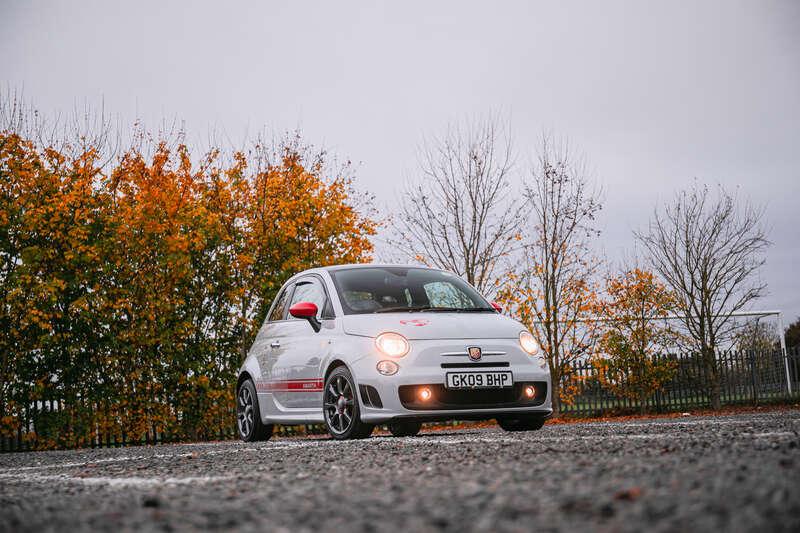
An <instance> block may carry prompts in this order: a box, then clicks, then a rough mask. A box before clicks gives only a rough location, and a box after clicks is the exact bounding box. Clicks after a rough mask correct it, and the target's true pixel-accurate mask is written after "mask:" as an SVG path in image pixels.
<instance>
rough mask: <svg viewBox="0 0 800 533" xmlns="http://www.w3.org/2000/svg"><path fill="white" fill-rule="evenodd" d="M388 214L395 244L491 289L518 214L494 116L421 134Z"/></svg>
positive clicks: (508, 151) (509, 160)
mask: <svg viewBox="0 0 800 533" xmlns="http://www.w3.org/2000/svg"><path fill="white" fill-rule="evenodd" d="M418 160H419V172H418V175H417V176H416V178H415V179H413V180H412V181H410V182H409V183H408V184H407V186H406V191H405V194H404V195H403V197H402V200H401V208H400V212H399V213H398V214H397V216H396V218H395V220H394V230H395V234H396V236H395V237H394V238H393V239H391V240H390V244H391V245H392V247H393V248H394V249H395V250H398V251H400V252H401V253H402V254H405V256H406V257H407V258H410V259H412V260H415V261H420V262H422V263H424V264H426V265H429V266H435V267H438V268H442V269H444V270H449V271H451V272H455V273H456V274H458V275H459V276H462V277H464V278H465V279H466V280H467V281H468V282H469V283H471V284H472V285H473V286H475V288H477V289H478V290H479V291H481V292H483V293H487V292H489V291H494V290H495V285H496V281H497V280H498V279H499V277H500V276H501V274H502V273H504V270H505V265H504V262H505V261H507V260H508V256H509V254H510V253H511V252H512V251H513V250H514V249H515V248H516V247H517V244H518V241H519V231H520V228H521V227H522V223H523V221H524V217H523V214H524V211H523V205H522V202H520V201H518V200H517V196H518V195H517V193H516V191H515V190H514V188H513V187H512V184H511V181H510V180H511V172H512V168H513V153H512V144H511V139H510V137H509V136H508V134H507V133H506V132H504V128H503V126H502V125H501V124H500V123H499V122H498V121H497V120H495V119H492V118H489V119H486V120H483V121H477V122H475V123H473V124H470V125H469V126H468V127H460V126H457V125H451V126H450V127H449V128H448V130H447V132H446V133H445V134H444V135H442V136H440V137H434V138H432V139H430V140H428V141H426V142H425V143H424V144H423V146H422V148H421V149H420V153H419V156H418Z"/></svg>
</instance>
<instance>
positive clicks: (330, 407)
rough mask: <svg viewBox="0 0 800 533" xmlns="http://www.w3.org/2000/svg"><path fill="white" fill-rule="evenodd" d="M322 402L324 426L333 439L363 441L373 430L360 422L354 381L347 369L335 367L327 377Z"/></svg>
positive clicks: (370, 425)
mask: <svg viewBox="0 0 800 533" xmlns="http://www.w3.org/2000/svg"><path fill="white" fill-rule="evenodd" d="M322 402H323V406H322V408H323V411H324V413H325V425H326V426H327V427H328V432H329V433H330V434H331V437H333V438H334V439H338V440H346V439H363V438H366V437H369V436H370V435H371V434H372V430H373V429H375V426H374V424H365V423H363V422H362V421H361V409H360V408H359V405H358V398H357V397H356V385H355V381H354V380H353V376H351V375H350V371H349V370H347V367H344V366H339V367H336V368H334V369H333V371H332V372H331V373H330V374H329V375H328V378H327V379H326V380H325V391H324V393H323V395H322Z"/></svg>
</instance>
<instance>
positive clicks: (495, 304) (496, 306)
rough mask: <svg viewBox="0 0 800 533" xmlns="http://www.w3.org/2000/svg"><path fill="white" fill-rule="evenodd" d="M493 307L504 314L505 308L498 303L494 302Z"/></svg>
mask: <svg viewBox="0 0 800 533" xmlns="http://www.w3.org/2000/svg"><path fill="white" fill-rule="evenodd" d="M492 307H494V310H495V311H497V312H498V313H502V312H503V306H501V305H500V304H499V303H497V302H492Z"/></svg>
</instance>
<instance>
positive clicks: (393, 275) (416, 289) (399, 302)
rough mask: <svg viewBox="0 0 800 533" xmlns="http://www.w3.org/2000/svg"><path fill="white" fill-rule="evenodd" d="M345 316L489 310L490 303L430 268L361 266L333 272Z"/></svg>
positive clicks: (448, 275) (465, 285)
mask: <svg viewBox="0 0 800 533" xmlns="http://www.w3.org/2000/svg"><path fill="white" fill-rule="evenodd" d="M331 276H332V277H333V282H334V286H335V287H336V291H337V292H338V294H339V299H340V301H341V303H342V308H343V310H344V312H345V314H362V313H381V312H392V311H412V312H413V311H426V310H427V311H480V312H482V311H486V312H494V309H493V308H492V307H491V306H490V305H489V303H488V302H487V301H486V300H485V299H484V298H483V296H481V295H480V294H478V292H477V291H476V290H475V289H474V288H473V287H472V286H471V285H469V284H468V283H466V282H465V281H464V280H462V279H461V278H459V277H458V276H456V275H455V274H452V273H450V272H444V271H441V270H433V269H428V268H406V267H360V268H347V269H341V270H340V269H336V270H332V271H331Z"/></svg>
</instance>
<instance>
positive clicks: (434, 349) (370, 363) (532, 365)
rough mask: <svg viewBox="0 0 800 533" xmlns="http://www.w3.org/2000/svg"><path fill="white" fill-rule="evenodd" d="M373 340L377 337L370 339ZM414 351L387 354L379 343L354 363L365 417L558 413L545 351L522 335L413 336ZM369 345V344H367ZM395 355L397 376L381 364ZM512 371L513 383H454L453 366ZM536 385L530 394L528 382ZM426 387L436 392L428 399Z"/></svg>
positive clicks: (463, 369)
mask: <svg viewBox="0 0 800 533" xmlns="http://www.w3.org/2000/svg"><path fill="white" fill-rule="evenodd" d="M370 343H371V340H370ZM469 346H480V347H481V349H482V351H483V353H485V354H487V355H485V356H483V357H482V358H481V360H480V361H477V362H475V361H471V360H470V358H469V356H468V354H467V348H468V347H469ZM411 347H412V348H411V351H410V352H409V353H408V354H407V355H406V356H405V357H401V358H396V359H392V358H389V357H385V356H382V355H381V354H380V353H379V352H377V350H376V349H375V348H374V346H372V345H370V346H369V347H368V351H369V355H367V356H365V357H361V358H359V359H358V360H357V361H355V362H353V363H351V366H352V368H351V370H352V371H353V374H354V377H355V380H356V382H357V384H358V388H359V399H360V405H361V419H362V420H363V421H364V422H369V423H375V424H380V423H384V422H388V421H390V420H393V419H398V418H412V419H419V420H452V419H460V420H474V419H491V418H497V417H504V416H511V417H513V416H528V415H539V416H543V417H548V416H550V415H551V414H552V402H551V389H552V387H551V382H550V373H549V372H548V371H547V366H546V365H545V364H544V361H543V360H542V359H541V358H540V357H531V356H530V355H528V354H527V353H525V352H524V351H522V349H521V348H520V346H519V342H518V341H517V339H465V340H423V341H411ZM365 348H367V347H366V346H365ZM386 359H391V360H393V361H394V362H395V363H397V364H398V366H399V367H400V369H399V371H398V372H397V373H396V374H395V375H392V376H384V375H381V374H380V373H378V371H377V369H376V365H377V363H378V362H379V361H381V360H386ZM494 371H510V372H511V373H512V377H513V386H512V387H508V388H502V389H501V388H475V389H448V388H447V387H446V386H445V383H446V374H447V373H448V372H494ZM527 386H533V387H534V390H535V395H534V396H533V397H532V398H529V397H527V396H526V394H525V387H527ZM422 388H426V389H428V390H429V392H430V398H428V399H427V400H422V399H421V397H420V395H419V391H420V390H421V389H422Z"/></svg>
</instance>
